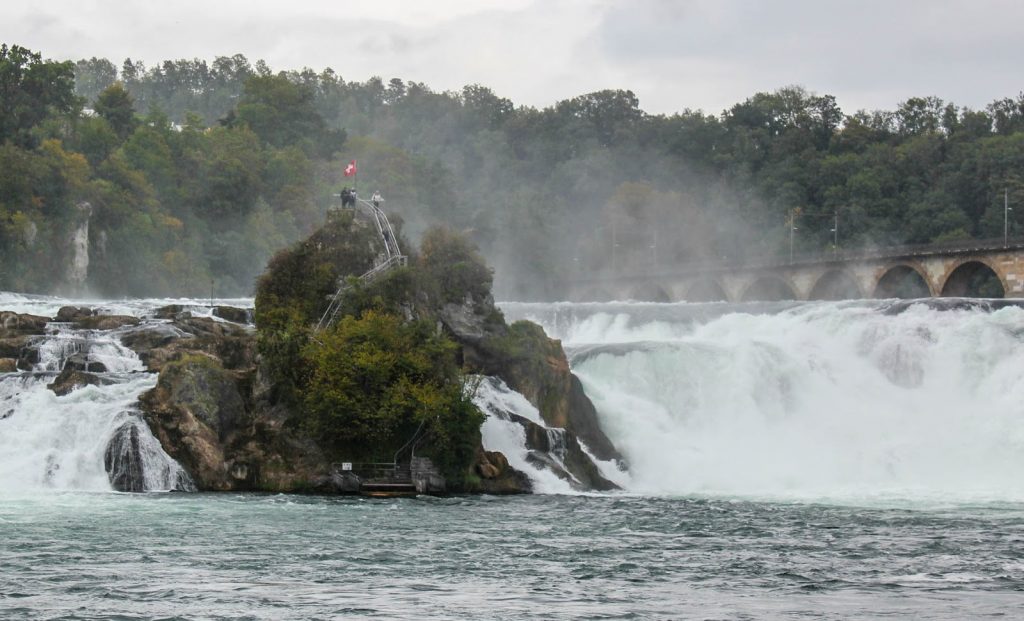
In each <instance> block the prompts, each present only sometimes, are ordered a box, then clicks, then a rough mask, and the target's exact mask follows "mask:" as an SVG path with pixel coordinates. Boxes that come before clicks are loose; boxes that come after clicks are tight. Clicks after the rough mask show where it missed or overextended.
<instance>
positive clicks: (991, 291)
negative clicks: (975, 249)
mask: <svg viewBox="0 0 1024 621" xmlns="http://www.w3.org/2000/svg"><path fill="white" fill-rule="evenodd" d="M1006 291H1007V286H1006V281H1005V280H1004V279H1003V277H1002V276H1001V275H1000V274H999V272H998V270H996V269H995V268H994V267H992V265H991V264H990V263H989V262H988V261H986V260H984V259H979V258H970V259H964V260H962V261H958V262H957V265H956V266H955V267H953V268H952V269H950V270H949V272H948V274H947V275H946V280H945V281H944V282H943V283H942V293H941V295H942V297H944V298H948V297H957V298H1002V297H1006Z"/></svg>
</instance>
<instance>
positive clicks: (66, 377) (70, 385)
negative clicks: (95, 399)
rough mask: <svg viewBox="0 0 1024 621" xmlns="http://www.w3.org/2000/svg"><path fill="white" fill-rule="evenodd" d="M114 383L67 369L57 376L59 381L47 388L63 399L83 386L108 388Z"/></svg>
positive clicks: (48, 385)
mask: <svg viewBox="0 0 1024 621" xmlns="http://www.w3.org/2000/svg"><path fill="white" fill-rule="evenodd" d="M112 383H113V382H112V381H110V380H108V379H106V378H103V377H100V376H98V375H95V374H93V373H87V372H85V371H79V370H78V369H69V368H65V369H64V370H63V371H61V374H60V375H58V376H57V379H55V380H53V383H51V384H47V385H46V387H47V388H49V389H50V390H52V391H53V392H54V394H56V395H57V396H59V397H63V396H64V395H66V394H68V393H71V392H73V391H75V390H77V389H79V388H81V387H83V386H108V385H110V384H112Z"/></svg>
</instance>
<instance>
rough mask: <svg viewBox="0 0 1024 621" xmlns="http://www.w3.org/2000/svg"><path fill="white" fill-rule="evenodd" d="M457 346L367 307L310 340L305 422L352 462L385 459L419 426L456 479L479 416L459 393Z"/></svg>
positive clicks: (427, 447)
mask: <svg viewBox="0 0 1024 621" xmlns="http://www.w3.org/2000/svg"><path fill="white" fill-rule="evenodd" d="M456 349H457V346H456V345H455V344H454V343H453V342H452V341H451V340H449V339H448V338H447V337H446V336H444V335H443V334H441V333H438V332H437V331H436V330H435V329H434V326H433V325H432V324H431V323H429V322H427V321H422V320H417V321H405V320H404V319H403V318H402V317H399V316H397V315H394V314H390V313H386V312H379V311H373V310H370V311H367V312H366V313H364V314H363V315H362V316H361V317H358V318H356V317H353V316H346V317H344V318H342V319H341V320H340V321H339V322H338V324H336V325H335V326H332V328H331V329H329V330H326V331H324V332H322V333H321V334H320V335H319V337H318V339H317V340H311V341H309V342H308V343H307V345H306V347H305V348H304V349H303V352H302V356H303V359H304V360H305V363H306V367H307V369H308V377H307V383H306V385H305V387H304V389H303V392H302V404H303V410H304V414H305V416H304V418H303V422H302V424H303V426H304V427H306V428H307V429H308V430H309V431H310V432H311V433H312V434H313V435H314V436H315V437H316V438H317V439H318V440H319V441H320V442H321V444H322V445H324V446H325V447H327V448H329V449H330V450H331V451H332V452H334V453H335V454H338V455H343V456H345V457H346V458H347V459H350V460H362V461H390V460H391V459H392V457H393V455H394V453H395V451H397V450H399V449H400V448H402V447H403V445H405V444H406V443H407V442H408V441H409V440H410V439H411V438H413V437H414V436H415V435H416V434H417V432H420V433H421V434H424V441H423V442H422V445H423V446H424V451H425V452H427V453H428V454H430V455H431V456H432V457H434V459H435V461H436V462H438V465H439V466H441V467H442V469H444V470H445V471H446V475H447V476H449V477H450V478H454V479H458V478H460V476H461V472H462V471H463V470H464V469H465V464H467V463H468V462H469V460H470V459H471V458H472V455H473V450H474V448H475V445H476V443H477V442H478V441H479V428H480V424H481V423H482V422H483V415H482V414H481V413H480V412H479V410H477V408H476V407H475V406H473V404H472V403H471V402H470V401H469V398H468V396H467V395H466V394H464V391H463V384H462V378H461V375H460V373H459V368H458V366H457V365H456V363H455V351H456Z"/></svg>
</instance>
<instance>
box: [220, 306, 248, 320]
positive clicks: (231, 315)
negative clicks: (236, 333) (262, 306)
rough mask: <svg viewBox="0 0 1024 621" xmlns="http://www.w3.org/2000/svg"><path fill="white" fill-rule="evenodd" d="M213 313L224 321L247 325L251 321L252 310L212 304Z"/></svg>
mask: <svg viewBox="0 0 1024 621" xmlns="http://www.w3.org/2000/svg"><path fill="white" fill-rule="evenodd" d="M213 315H214V316H215V317H220V318H221V319H223V320H224V321H231V322H234V323H240V324H243V325H248V324H251V323H252V311H251V310H248V309H244V308H236V307H234V306H214V307H213Z"/></svg>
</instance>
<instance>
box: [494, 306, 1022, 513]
mask: <svg viewBox="0 0 1024 621" xmlns="http://www.w3.org/2000/svg"><path fill="white" fill-rule="evenodd" d="M503 310H504V311H505V313H506V316H507V317H508V318H509V319H510V320H513V319H519V318H526V319H532V320H535V321H537V322H539V323H541V325H543V326H544V327H545V329H546V330H547V331H548V333H549V334H551V335H552V336H553V337H555V338H560V339H562V340H563V345H564V346H565V347H566V350H567V352H568V354H569V356H570V362H571V365H572V367H573V371H574V372H575V373H577V374H578V375H579V376H580V378H581V380H582V381H583V383H584V387H585V389H586V391H587V394H588V395H589V396H590V397H591V399H592V400H593V401H594V404H595V406H596V407H597V409H598V413H599V416H600V420H601V423H602V426H603V428H604V429H605V432H606V433H607V434H608V435H609V437H610V438H611V440H612V441H613V443H615V445H616V446H617V447H618V448H619V449H620V450H621V451H622V452H623V454H624V456H625V457H626V459H627V461H628V462H629V464H630V474H631V476H632V481H631V485H630V491H633V492H640V493H650V494H670V495H676V494H682V495H691V494H712V495H729V496H744V497H763V498H799V499H842V500H843V501H851V500H852V501H855V502H874V501H886V502H888V501H897V502H919V501H924V502H934V501H947V500H952V501H975V500H1013V501H1020V500H1022V499H1024V480H1022V479H1021V477H1020V476H1019V473H1020V472H1021V471H1022V469H1024V310H1022V309H1020V308H1017V307H1007V308H1002V309H999V310H996V311H992V312H989V311H987V310H984V309H982V308H975V309H965V310H935V309H933V308H930V307H929V306H928V305H926V304H914V305H910V306H909V307H907V308H905V310H903V312H898V313H892V312H891V304H890V303H888V302H853V303H851V302H845V303H833V302H829V303H813V304H796V305H794V304H771V305H734V306H730V305H725V304H710V305H709V304H696V305H694V304H646V303H611V304H567V303H564V304H515V303H509V304H504V305H503ZM887 310H888V311H889V312H887Z"/></svg>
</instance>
